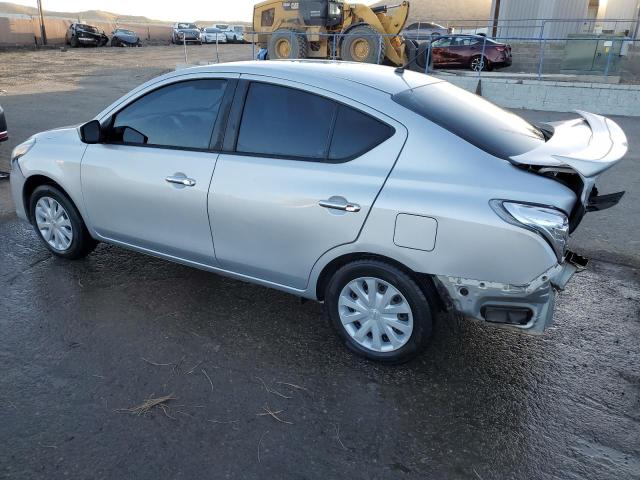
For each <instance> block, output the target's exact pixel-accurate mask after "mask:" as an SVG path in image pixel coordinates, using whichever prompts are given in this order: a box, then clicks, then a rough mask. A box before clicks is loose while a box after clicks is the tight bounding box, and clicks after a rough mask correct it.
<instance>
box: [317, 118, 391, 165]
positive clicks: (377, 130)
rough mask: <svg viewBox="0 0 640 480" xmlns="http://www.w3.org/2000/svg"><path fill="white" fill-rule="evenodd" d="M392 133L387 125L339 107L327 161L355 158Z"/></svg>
mask: <svg viewBox="0 0 640 480" xmlns="http://www.w3.org/2000/svg"><path fill="white" fill-rule="evenodd" d="M393 132H394V130H393V128H391V127H390V126H389V125H387V124H385V123H382V122H380V121H379V120H376V119H375V118H373V117H370V116H369V115H367V114H365V113H362V112H359V111H358V110H354V109H353V108H349V107H346V106H344V105H340V106H339V107H338V115H337V117H336V123H335V128H334V131H333V136H332V138H331V148H330V149H329V160H334V161H335V160H341V159H346V158H353V157H357V156H359V155H361V154H363V153H364V152H367V151H369V150H371V149H372V148H374V147H375V146H377V145H379V144H380V143H382V142H384V141H385V140H387V139H388V138H389V137H391V136H392V135H393Z"/></svg>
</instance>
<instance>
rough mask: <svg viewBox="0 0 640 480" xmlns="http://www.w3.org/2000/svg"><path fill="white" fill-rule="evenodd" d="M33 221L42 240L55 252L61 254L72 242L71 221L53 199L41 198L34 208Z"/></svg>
mask: <svg viewBox="0 0 640 480" xmlns="http://www.w3.org/2000/svg"><path fill="white" fill-rule="evenodd" d="M35 220H36V225H37V226H38V231H39V232H40V235H42V238H44V240H45V241H46V242H47V243H48V244H49V245H50V246H51V247H52V248H54V249H55V250H57V251H59V252H63V251H65V250H67V249H68V248H69V246H70V245H71V242H72V241H73V227H72V226H71V219H70V218H69V214H68V213H67V211H66V210H65V209H64V207H63V206H62V205H61V204H60V203H59V202H58V201H57V200H55V199H54V198H51V197H47V196H44V197H41V198H39V199H38V202H37V203H36V208H35Z"/></svg>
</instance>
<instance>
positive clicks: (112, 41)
mask: <svg viewBox="0 0 640 480" xmlns="http://www.w3.org/2000/svg"><path fill="white" fill-rule="evenodd" d="M111 46H112V47H117V46H118V39H117V38H115V37H114V38H112V39H111Z"/></svg>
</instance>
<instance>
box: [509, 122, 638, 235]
mask: <svg viewBox="0 0 640 480" xmlns="http://www.w3.org/2000/svg"><path fill="white" fill-rule="evenodd" d="M575 112H576V113H577V114H578V115H580V117H581V118H577V119H573V120H566V121H563V122H554V123H549V124H548V125H549V126H550V127H551V128H552V129H553V135H552V136H551V138H549V139H548V140H547V141H546V142H545V143H544V144H542V145H540V146H538V147H537V148H534V149H533V150H530V151H528V152H526V153H523V154H520V155H515V156H512V157H510V161H511V162H512V163H514V164H515V165H518V166H523V167H527V168H530V169H531V170H532V171H534V172H536V173H539V174H541V175H545V176H548V177H550V178H553V179H555V180H558V181H560V182H562V183H564V184H565V185H567V186H568V187H570V188H571V189H572V190H573V191H574V192H575V193H576V195H577V197H578V201H577V202H576V204H575V206H574V208H573V210H572V211H571V212H570V218H569V220H570V227H571V231H573V230H575V228H576V227H577V226H578V225H579V224H580V221H581V220H582V218H583V216H584V214H585V213H586V212H590V211H595V210H604V209H606V208H610V207H613V206H614V205H616V204H617V203H618V202H619V201H620V199H621V198H622V196H623V195H624V192H618V193H612V194H608V195H599V194H598V189H597V188H596V186H595V183H596V179H597V178H598V176H599V175H600V174H601V173H602V172H604V171H605V170H607V169H609V168H611V167H612V166H613V165H615V164H616V163H618V162H619V161H620V160H621V159H622V157H623V156H624V155H625V154H626V153H627V148H628V143H627V137H626V136H625V134H624V132H623V131H622V129H621V128H620V127H619V126H618V125H617V124H616V123H615V122H614V121H613V120H611V119H609V118H605V117H603V116H601V115H596V114H594V113H588V112H583V111H581V110H575Z"/></svg>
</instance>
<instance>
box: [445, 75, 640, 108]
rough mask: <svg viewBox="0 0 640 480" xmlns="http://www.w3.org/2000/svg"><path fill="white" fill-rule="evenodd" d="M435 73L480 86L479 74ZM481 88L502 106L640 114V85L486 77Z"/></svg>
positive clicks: (473, 89)
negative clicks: (473, 75) (476, 75)
mask: <svg viewBox="0 0 640 480" xmlns="http://www.w3.org/2000/svg"><path fill="white" fill-rule="evenodd" d="M435 76H436V77H438V78H441V79H443V80H446V81H448V82H451V83H453V84H454V85H457V86H459V87H462V88H464V89H465V90H469V91H471V92H474V93H475V92H476V89H477V87H478V78H477V77H471V76H457V75H442V74H440V75H438V74H436V75H435ZM481 89H482V96H483V97H484V98H486V99H487V100H490V101H492V102H494V103H496V104H497V105H500V106H502V107H508V108H526V109H529V110H545V111H552V112H571V111H573V110H575V109H579V110H586V111H588V112H594V113H600V114H603V115H625V116H640V85H620V84H608V83H583V82H555V81H545V80H515V79H508V78H482V83H481Z"/></svg>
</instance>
